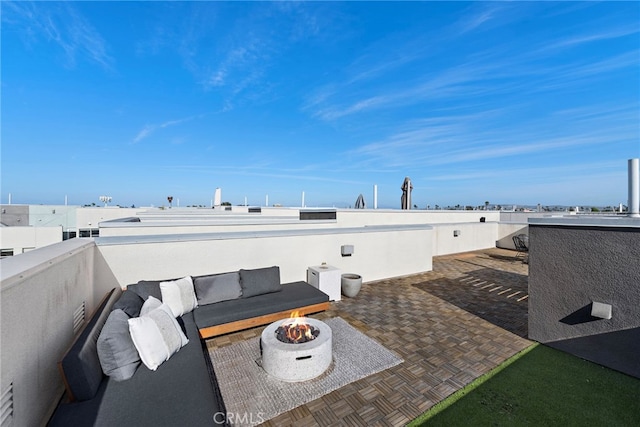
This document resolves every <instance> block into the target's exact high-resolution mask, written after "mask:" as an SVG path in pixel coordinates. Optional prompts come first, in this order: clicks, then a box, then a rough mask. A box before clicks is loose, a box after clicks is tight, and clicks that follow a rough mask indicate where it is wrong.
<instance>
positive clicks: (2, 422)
mask: <svg viewBox="0 0 640 427" xmlns="http://www.w3.org/2000/svg"><path fill="white" fill-rule="evenodd" d="M0 404H1V405H2V407H1V408H0V426H3V427H4V426H10V425H12V424H13V383H11V384H9V387H7V388H6V389H5V390H3V391H2V402H0Z"/></svg>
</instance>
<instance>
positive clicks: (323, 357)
mask: <svg viewBox="0 0 640 427" xmlns="http://www.w3.org/2000/svg"><path fill="white" fill-rule="evenodd" d="M305 325H306V326H305ZM283 328H287V329H288V330H290V331H292V332H291V333H290V334H287V333H286V332H285V331H284V330H283ZM305 332H306V336H305V337H300V336H299V335H300V334H301V333H302V334H304V333H305ZM291 335H294V337H293V338H296V339H299V341H300V342H291V338H292V337H291ZM283 340H284V341H283ZM260 345H261V348H262V368H263V369H264V370H265V371H266V372H267V373H268V374H269V375H271V376H272V377H274V378H277V379H279V380H281V381H287V382H299V381H307V380H310V379H312V378H315V377H317V376H319V375H321V374H322V373H323V372H324V371H326V370H327V369H328V368H329V366H330V365H331V360H332V357H333V356H332V348H331V345H332V343H331V328H329V326H327V324H325V323H323V322H321V321H319V320H316V319H311V318H307V317H299V318H289V319H284V320H278V321H277V322H273V323H272V324H270V325H269V326H267V327H266V328H265V330H264V331H262V337H261V339H260Z"/></svg>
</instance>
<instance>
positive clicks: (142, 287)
mask: <svg viewBox="0 0 640 427" xmlns="http://www.w3.org/2000/svg"><path fill="white" fill-rule="evenodd" d="M164 281H165V280H140V281H139V282H138V283H136V284H134V285H129V286H127V289H128V290H130V291H133V292H135V293H136V294H138V295H140V297H141V298H142V299H143V300H144V301H146V300H147V299H148V298H149V297H150V296H151V297H154V298H157V299H159V300H160V301H162V291H161V290H160V282H164Z"/></svg>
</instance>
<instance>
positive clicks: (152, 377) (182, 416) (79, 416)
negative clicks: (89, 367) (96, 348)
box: [48, 310, 227, 427]
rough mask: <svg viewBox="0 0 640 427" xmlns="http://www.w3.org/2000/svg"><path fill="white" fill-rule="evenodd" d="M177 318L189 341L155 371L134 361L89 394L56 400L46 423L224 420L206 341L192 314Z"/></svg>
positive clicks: (77, 426) (96, 425)
mask: <svg viewBox="0 0 640 427" xmlns="http://www.w3.org/2000/svg"><path fill="white" fill-rule="evenodd" d="M196 311H197V310H196ZM181 319H182V321H183V323H184V326H185V329H186V335H187V337H188V338H189V340H190V341H189V343H188V344H187V345H186V346H184V347H182V348H181V349H180V351H179V352H177V353H176V354H174V355H173V356H172V357H171V359H170V360H168V361H167V362H165V363H163V364H162V365H160V366H159V367H158V369H157V370H156V371H150V370H149V369H146V368H144V367H140V368H139V369H138V370H137V371H136V373H135V374H134V375H133V377H132V378H131V379H129V380H127V381H113V380H112V379H111V378H108V377H105V381H103V382H102V385H101V386H100V390H99V391H98V393H97V394H96V397H95V398H94V399H92V400H90V401H86V402H77V403H62V404H61V405H59V406H58V408H57V410H56V413H55V414H54V416H53V418H52V419H51V420H50V421H49V424H48V425H49V426H50V427H58V426H64V427H67V426H74V427H83V426H87V427H88V426H92V427H102V426H104V427H112V426H213V425H219V424H225V425H226V420H227V418H226V416H225V414H226V411H225V407H224V401H223V400H222V396H220V392H219V389H218V386H217V382H216V379H215V373H214V372H213V370H212V369H211V366H210V361H208V360H207V359H208V358H207V356H206V344H204V342H202V341H201V340H200V339H199V335H198V329H197V328H196V325H195V323H194V321H193V314H192V313H187V314H185V315H183V316H182V318H181ZM203 351H204V353H203Z"/></svg>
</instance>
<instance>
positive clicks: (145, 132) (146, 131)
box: [132, 114, 205, 144]
mask: <svg viewBox="0 0 640 427" xmlns="http://www.w3.org/2000/svg"><path fill="white" fill-rule="evenodd" d="M204 116H205V114H196V115H193V116H190V117H185V118H182V119H177V120H167V121H166V122H163V123H160V124H147V125H145V126H144V127H143V128H142V129H141V130H140V131H139V132H138V134H137V135H136V136H135V137H134V138H133V140H132V143H133V144H137V143H138V142H140V141H142V140H144V139H147V138H148V137H150V136H151V135H152V134H153V133H154V132H155V131H157V130H158V129H164V128H168V127H171V126H177V125H180V124H183V123H185V122H189V121H191V120H194V119H197V118H202V117H204ZM180 143H184V141H183V140H181V141H180Z"/></svg>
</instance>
